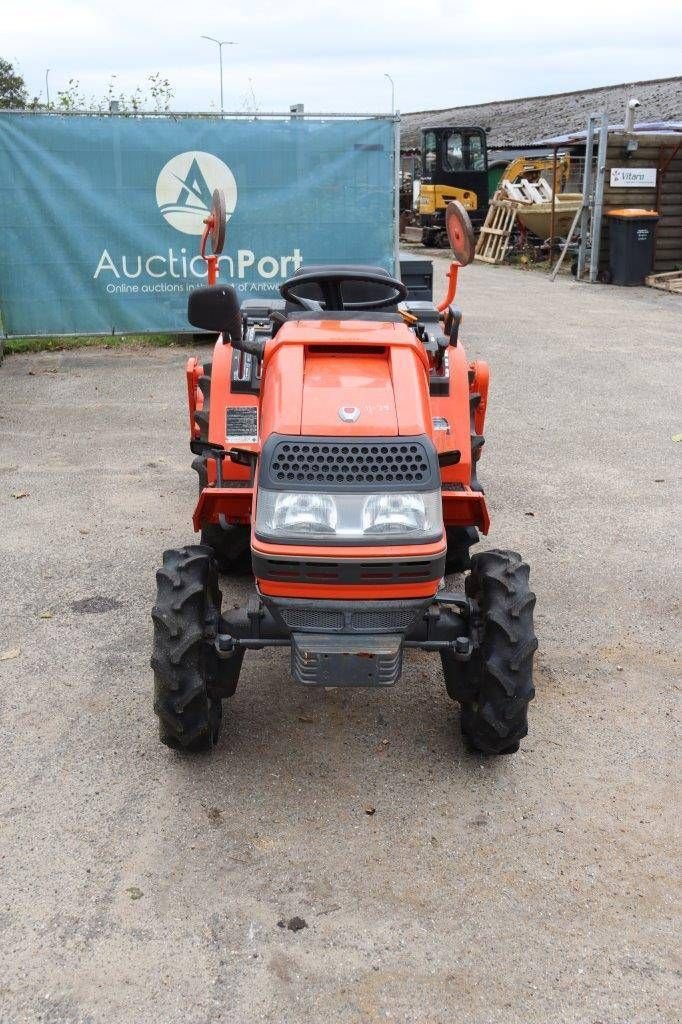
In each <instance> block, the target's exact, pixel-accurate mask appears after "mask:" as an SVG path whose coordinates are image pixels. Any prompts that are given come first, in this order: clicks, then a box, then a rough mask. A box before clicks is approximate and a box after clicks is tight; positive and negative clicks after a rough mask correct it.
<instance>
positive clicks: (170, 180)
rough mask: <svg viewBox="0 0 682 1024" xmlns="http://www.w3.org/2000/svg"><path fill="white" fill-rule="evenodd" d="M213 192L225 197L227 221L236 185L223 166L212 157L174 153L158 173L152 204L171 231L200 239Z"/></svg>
mask: <svg viewBox="0 0 682 1024" xmlns="http://www.w3.org/2000/svg"><path fill="white" fill-rule="evenodd" d="M216 188H221V189H222V190H223V192H224V193H225V206H226V207H227V219H228V220H229V219H230V217H231V216H232V214H233V213H234V208H235V206H236V205H237V182H236V181H235V177H234V174H233V173H232V171H231V170H230V168H229V167H228V166H227V164H224V163H223V161H222V160H219V159H218V157H217V156H213V154H212V153H201V152H197V151H196V150H192V151H191V152H189V153H178V155H177V156H174V157H172V158H171V159H170V160H169V161H168V163H167V164H166V165H165V166H164V167H163V168H162V169H161V173H160V174H159V177H158V178H157V181H156V202H157V203H158V206H159V209H160V210H161V213H162V214H163V216H164V217H165V219H166V220H167V221H168V223H169V224H170V225H171V227H173V228H177V230H178V231H182V232H184V234H186V235H200V234H202V232H203V230H204V218H205V217H206V216H207V214H208V213H209V212H210V209H211V200H212V198H213V190H214V189H216Z"/></svg>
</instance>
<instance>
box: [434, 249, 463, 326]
mask: <svg viewBox="0 0 682 1024" xmlns="http://www.w3.org/2000/svg"><path fill="white" fill-rule="evenodd" d="M460 266H461V264H459V263H457V262H456V261H455V260H453V261H452V263H451V264H450V269H449V270H448V272H447V275H446V276H447V279H448V290H447V294H446V296H445V298H444V299H443V301H442V302H441V303H440V304H439V305H438V307H437V308H438V312H439V313H444V312H445V310H446V309H447V308H448V307H449V306H451V305H452V303H453V302H454V301H455V295H456V294H457V275H458V273H459V268H460Z"/></svg>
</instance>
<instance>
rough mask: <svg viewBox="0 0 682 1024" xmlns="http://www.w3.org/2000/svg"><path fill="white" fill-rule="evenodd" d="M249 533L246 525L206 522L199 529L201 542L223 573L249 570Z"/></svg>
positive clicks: (246, 572) (241, 573)
mask: <svg viewBox="0 0 682 1024" xmlns="http://www.w3.org/2000/svg"><path fill="white" fill-rule="evenodd" d="M250 540H251V533H250V530H249V527H248V526H229V525H228V526H227V527H226V528H223V527H222V526H220V524H218V523H207V524H206V526H204V527H202V530H201V543H202V544H207V545H208V546H209V547H210V548H211V550H212V552H213V555H214V557H215V560H216V562H217V565H218V569H219V570H220V572H221V573H223V574H224V575H226V574H228V573H238V574H239V575H246V574H248V573H250V572H251V546H250Z"/></svg>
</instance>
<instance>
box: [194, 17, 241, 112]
mask: <svg viewBox="0 0 682 1024" xmlns="http://www.w3.org/2000/svg"><path fill="white" fill-rule="evenodd" d="M201 38H202V39H208V41H209V42H210V43H215V44H216V46H217V47H218V60H219V61H220V113H221V115H222V114H224V113H225V102H224V99H223V46H236V45H237V44H236V43H234V42H233V41H232V40H231V39H215V38H214V36H202V37H201Z"/></svg>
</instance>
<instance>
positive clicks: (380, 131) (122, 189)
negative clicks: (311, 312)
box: [0, 112, 397, 335]
mask: <svg viewBox="0 0 682 1024" xmlns="http://www.w3.org/2000/svg"><path fill="white" fill-rule="evenodd" d="M396 137H397V131H396V123H395V119H394V118H391V117H380V116H366V117H362V118H359V117H358V118H353V117H349V116H338V117H334V116H332V115H329V116H328V115H325V116H324V117H302V116H295V117H292V118H289V117H287V118H283V117H281V116H280V117H279V118H276V117H275V116H274V115H264V116H262V117H258V118H254V117H253V115H251V116H249V117H248V118H247V117H239V116H236V115H227V116H226V117H225V118H219V117H209V116H192V115H186V116H185V115H178V116H173V115H165V116H138V115H135V116H124V115H119V116H114V115H89V114H88V115H58V114H39V113H17V112H0V317H1V318H2V331H3V332H4V333H5V334H6V335H17V334H27V335H44V334H102V333H105V334H109V333H120V332H133V331H134V332H154V331H171V332H174V331H185V330H187V319H186V307H187V294H188V292H189V291H191V290H192V289H193V288H196V287H198V286H201V285H202V284H203V283H205V279H206V267H205V264H204V263H203V261H202V260H201V259H200V257H199V256H198V252H199V242H200V236H201V233H202V230H203V226H204V224H203V221H204V217H205V216H206V215H207V212H208V209H209V207H210V204H211V196H212V193H213V190H214V189H216V188H220V189H223V190H224V192H225V195H226V198H227V213H228V224H227V241H226V244H225V249H224V252H223V255H222V257H221V259H220V280H221V281H225V282H230V283H232V284H233V285H234V286H235V287H236V288H237V291H238V292H239V295H240V297H241V298H259V297H267V296H272V295H276V294H277V289H278V286H279V284H280V283H281V282H282V281H283V280H284V279H285V278H287V277H289V276H291V274H293V272H294V271H295V270H296V269H297V268H298V267H299V266H301V264H302V263H305V264H308V265H309V264H315V263H367V264H373V265H378V266H383V267H385V268H386V269H387V270H390V271H393V270H394V269H395V259H396V224H397V216H396V209H395V202H396V201H397V200H396V190H395V188H394V183H395V175H396V163H395V161H396Z"/></svg>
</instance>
